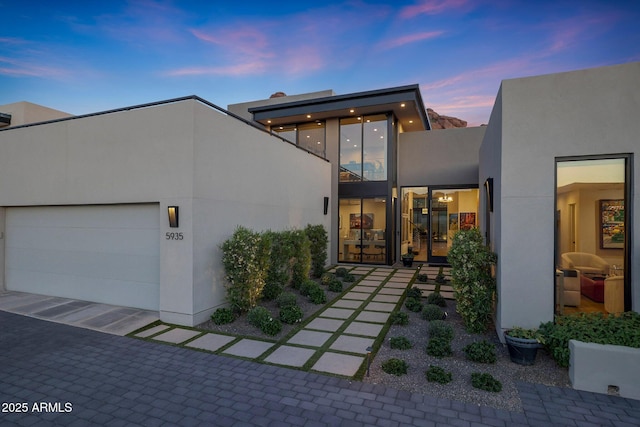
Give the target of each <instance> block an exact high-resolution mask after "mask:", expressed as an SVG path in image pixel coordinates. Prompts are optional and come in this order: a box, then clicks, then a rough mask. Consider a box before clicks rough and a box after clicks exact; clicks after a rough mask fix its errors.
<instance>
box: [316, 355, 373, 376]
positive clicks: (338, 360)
mask: <svg viewBox="0 0 640 427" xmlns="http://www.w3.org/2000/svg"><path fill="white" fill-rule="evenodd" d="M365 359H366V357H365V356H351V355H348V354H340V353H332V352H326V353H325V354H323V355H322V356H320V359H318V361H317V362H316V363H315V365H313V367H312V368H311V369H313V370H315V371H319V372H328V373H330V374H335V375H343V376H345V377H352V376H354V375H355V374H356V372H358V369H360V365H362V362H364V360H365Z"/></svg>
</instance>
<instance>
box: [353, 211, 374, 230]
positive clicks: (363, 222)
mask: <svg viewBox="0 0 640 427" xmlns="http://www.w3.org/2000/svg"><path fill="white" fill-rule="evenodd" d="M349 228H361V229H363V230H370V229H372V228H373V214H372V213H366V214H362V215H360V214H355V213H352V214H349Z"/></svg>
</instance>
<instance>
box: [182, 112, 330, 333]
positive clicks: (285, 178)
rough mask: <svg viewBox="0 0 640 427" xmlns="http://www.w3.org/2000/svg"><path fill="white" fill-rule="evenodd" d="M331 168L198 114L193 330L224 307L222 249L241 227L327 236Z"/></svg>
mask: <svg viewBox="0 0 640 427" xmlns="http://www.w3.org/2000/svg"><path fill="white" fill-rule="evenodd" d="M330 174H331V165H330V163H329V162H327V161H325V160H323V159H321V158H319V157H317V156H314V155H312V154H310V153H308V152H306V151H304V150H301V149H299V148H297V147H296V146H294V145H292V144H289V143H286V142H284V141H282V140H281V139H280V138H277V137H275V136H272V135H270V134H268V133H266V132H262V131H260V130H258V129H255V128H253V127H251V126H247V125H246V124H244V123H242V122H240V121H238V120H236V119H234V118H232V117H229V116H226V115H220V114H218V115H214V116H211V114H210V113H209V110H208V109H207V107H205V106H199V107H198V108H197V109H196V113H195V156H194V165H193V177H194V198H193V211H192V215H193V225H192V231H190V232H192V236H190V238H192V239H193V265H192V268H193V270H192V274H193V295H192V298H193V299H192V302H191V303H192V307H193V312H192V317H193V319H192V322H193V323H194V324H197V323H200V322H202V321H205V320H207V318H208V317H209V315H210V314H211V313H212V312H213V311H214V310H215V309H216V308H218V307H221V306H223V305H225V304H226V290H225V279H224V276H225V273H224V268H223V266H222V252H221V251H220V245H221V244H222V243H223V242H224V241H225V240H226V239H228V238H229V237H231V235H232V234H233V232H234V230H235V229H236V228H237V227H238V226H244V227H247V228H249V229H252V230H254V231H258V232H260V231H266V230H273V231H280V230H287V229H304V228H305V227H306V226H307V224H314V225H317V224H322V225H324V227H325V229H327V231H328V233H330V232H331V231H330V228H329V227H330V225H331V213H330V212H329V214H327V215H326V216H325V215H324V212H323V209H324V197H325V196H326V197H331V175H330Z"/></svg>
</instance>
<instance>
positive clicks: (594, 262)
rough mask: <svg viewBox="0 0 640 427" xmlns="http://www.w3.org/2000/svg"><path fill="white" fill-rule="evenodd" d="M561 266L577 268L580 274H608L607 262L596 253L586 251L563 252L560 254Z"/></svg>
mask: <svg viewBox="0 0 640 427" xmlns="http://www.w3.org/2000/svg"><path fill="white" fill-rule="evenodd" d="M561 258H562V268H565V269H571V270H578V271H580V273H581V274H582V275H585V274H591V275H601V276H606V275H607V274H609V263H608V262H607V261H605V260H604V259H602V258H600V257H599V256H598V255H594V254H590V253H587V252H565V253H563V254H562V257H561Z"/></svg>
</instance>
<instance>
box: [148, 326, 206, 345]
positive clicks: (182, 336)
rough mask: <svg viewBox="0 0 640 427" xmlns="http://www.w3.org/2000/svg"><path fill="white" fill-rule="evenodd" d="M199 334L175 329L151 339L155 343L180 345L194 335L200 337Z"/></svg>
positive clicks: (198, 332) (199, 332)
mask: <svg viewBox="0 0 640 427" xmlns="http://www.w3.org/2000/svg"><path fill="white" fill-rule="evenodd" d="M201 333H202V332H201V331H192V330H191V329H182V328H175V329H172V330H170V331H169V332H165V333H163V334H160V335H156V336H155V337H153V339H154V340H156V341H164V342H170V343H173V344H180V343H182V342H185V341H187V340H190V339H191V338H193V337H195V336H196V335H200V334H201Z"/></svg>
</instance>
